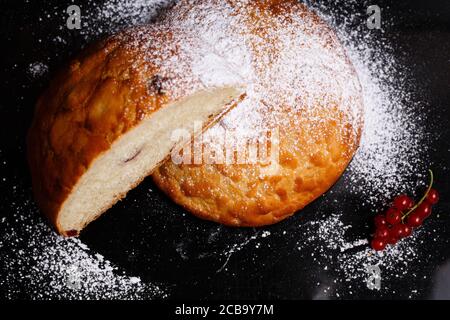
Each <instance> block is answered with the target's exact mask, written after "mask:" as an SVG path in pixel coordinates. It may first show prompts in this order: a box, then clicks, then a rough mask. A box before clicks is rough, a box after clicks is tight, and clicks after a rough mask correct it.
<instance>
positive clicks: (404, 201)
mask: <svg viewBox="0 0 450 320" xmlns="http://www.w3.org/2000/svg"><path fill="white" fill-rule="evenodd" d="M393 206H394V207H395V208H397V209H398V210H400V211H405V210H408V209H411V208H412V207H413V206H414V201H413V200H412V199H411V198H410V197H408V196H407V195H405V194H402V195H400V196H398V197H396V198H395V199H394V204H393Z"/></svg>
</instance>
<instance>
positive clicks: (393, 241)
mask: <svg viewBox="0 0 450 320" xmlns="http://www.w3.org/2000/svg"><path fill="white" fill-rule="evenodd" d="M397 241H398V238H396V237H394V235H392V234H389V237H387V238H386V242H387V243H389V244H396V243H397Z"/></svg>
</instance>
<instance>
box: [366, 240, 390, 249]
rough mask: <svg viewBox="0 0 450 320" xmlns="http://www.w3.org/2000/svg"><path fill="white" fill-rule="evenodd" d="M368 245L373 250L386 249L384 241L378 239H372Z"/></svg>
mask: <svg viewBox="0 0 450 320" xmlns="http://www.w3.org/2000/svg"><path fill="white" fill-rule="evenodd" d="M370 245H371V247H372V249H373V250H375V251H381V250H383V249H384V248H386V241H384V240H383V239H380V238H373V239H372V241H371V243H370Z"/></svg>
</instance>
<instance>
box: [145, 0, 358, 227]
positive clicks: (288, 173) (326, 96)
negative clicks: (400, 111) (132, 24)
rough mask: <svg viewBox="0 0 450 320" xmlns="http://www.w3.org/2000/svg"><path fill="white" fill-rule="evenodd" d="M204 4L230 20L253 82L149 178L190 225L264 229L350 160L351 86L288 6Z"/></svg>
mask: <svg viewBox="0 0 450 320" xmlns="http://www.w3.org/2000/svg"><path fill="white" fill-rule="evenodd" d="M206 2H207V3H208V5H209V7H208V10H209V12H210V15H211V19H214V18H213V17H214V16H216V15H220V12H222V10H228V11H231V12H232V14H231V15H230V18H229V19H239V21H240V22H239V23H240V24H241V26H242V27H241V29H240V30H239V32H238V33H237V34H236V35H235V36H234V37H233V40H232V43H233V44H235V45H236V44H239V43H245V45H246V46H247V47H248V48H249V49H248V50H249V51H250V52H251V57H252V59H251V70H252V72H251V74H252V75H253V77H252V78H251V81H250V82H249V83H248V84H247V90H246V96H245V98H244V99H243V100H242V101H241V102H239V103H237V105H236V106H235V107H234V108H233V109H232V110H231V111H230V112H229V113H228V114H226V115H225V116H224V117H223V118H222V119H221V120H220V121H219V122H218V123H216V124H215V125H214V126H212V127H211V128H209V129H208V130H207V131H206V132H205V133H204V134H203V135H202V137H201V138H202V139H193V140H192V143H190V144H188V145H184V146H183V148H178V149H177V150H176V152H175V153H172V157H171V159H168V160H167V161H166V162H165V163H164V164H163V165H162V166H161V167H159V168H158V169H157V170H156V171H155V172H154V174H153V179H154V181H155V183H156V184H157V186H158V187H159V188H161V189H162V190H163V191H164V192H165V193H166V194H167V195H168V196H169V197H170V198H171V199H173V200H174V201H175V202H176V203H178V204H180V205H181V206H183V207H185V208H186V209H187V210H188V211H190V212H192V213H193V214H194V215H196V216H198V217H201V218H204V219H208V220H213V221H216V222H220V223H223V224H226V225H230V226H262V225H268V224H273V223H276V222H278V221H280V220H282V219H284V218H286V217H288V216H290V215H292V214H293V213H295V212H296V211H298V210H299V209H302V208H303V207H304V206H306V205H307V204H309V203H310V202H312V201H313V200H314V199H316V198H317V197H319V196H320V195H322V194H323V193H324V192H325V191H326V190H328V189H329V188H330V187H331V186H332V185H333V184H334V183H335V182H336V181H337V179H338V178H339V177H340V176H341V175H342V173H343V172H344V170H345V168H346V167H347V165H348V164H349V162H350V161H351V159H352V157H353V155H354V153H355V152H356V150H357V148H358V145H359V141H360V136H361V130H362V126H363V121H362V115H363V99H362V94H361V88H360V84H359V81H358V78H357V75H356V73H355V70H354V68H353V66H352V64H351V62H350V61H349V59H348V57H347V55H346V53H345V50H344V48H343V47H342V45H341V44H340V43H339V41H338V39H337V37H336V35H335V33H334V32H333V31H332V30H331V29H330V28H329V27H328V26H327V25H326V24H325V23H324V22H323V21H321V19H320V18H319V17H318V16H317V15H316V14H314V13H312V12H311V11H309V10H308V9H307V7H305V6H304V5H302V4H299V3H298V2H297V1H290V0H286V1H222V2H215V1H206ZM236 17H237V18H236ZM267 137H269V138H270V139H266V138H267ZM261 140H265V141H266V142H264V141H263V143H261V144H258V141H261ZM230 141H231V142H230ZM255 141H256V142H255ZM255 145H256V147H255ZM264 145H265V147H264ZM250 146H253V147H250ZM252 148H253V149H252ZM199 150H200V156H199V153H198V151H199ZM211 150H212V151H211ZM252 150H253V151H252ZM254 150H256V151H254ZM268 150H270V152H269V151H268ZM196 151H197V153H196ZM255 155H256V157H255ZM261 155H265V156H266V157H262V159H261ZM267 155H270V156H269V157H267ZM255 158H256V161H255ZM180 160H182V161H180ZM199 160H201V161H199ZM267 160H268V161H267Z"/></svg>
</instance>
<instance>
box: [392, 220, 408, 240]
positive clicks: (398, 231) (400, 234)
mask: <svg viewBox="0 0 450 320" xmlns="http://www.w3.org/2000/svg"><path fill="white" fill-rule="evenodd" d="M403 226H404V225H403V224H400V223H399V224H396V225H395V226H393V227H392V229H391V232H390V235H391V236H392V237H394V238H397V239H402V238H404V237H405V229H404V228H403Z"/></svg>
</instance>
